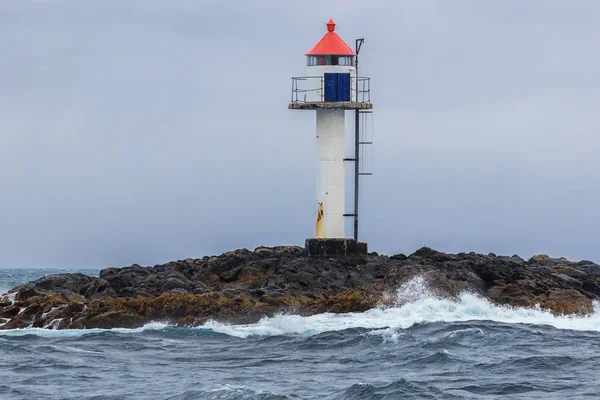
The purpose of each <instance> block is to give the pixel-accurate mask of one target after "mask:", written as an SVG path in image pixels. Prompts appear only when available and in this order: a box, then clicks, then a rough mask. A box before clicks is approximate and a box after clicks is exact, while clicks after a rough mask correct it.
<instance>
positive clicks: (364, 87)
mask: <svg viewBox="0 0 600 400" xmlns="http://www.w3.org/2000/svg"><path fill="white" fill-rule="evenodd" d="M335 26H336V24H335V22H333V20H329V22H328V23H327V33H325V35H324V36H323V37H322V38H321V40H319V42H317V44H316V45H314V46H313V47H312V48H311V49H310V50H309V51H308V52H307V53H306V58H307V74H306V76H305V77H296V78H292V101H291V103H290V105H289V108H290V109H292V110H315V111H316V114H317V117H316V122H317V124H316V125H317V126H316V139H317V196H316V204H315V208H316V210H315V211H316V238H317V239H339V238H345V231H344V228H345V224H344V220H345V218H346V217H350V216H353V217H354V233H355V234H354V236H355V237H354V239H357V235H358V233H357V232H358V175H359V171H358V158H359V141H358V137H359V132H358V120H359V112H360V110H370V109H371V108H372V104H371V101H370V81H369V78H363V77H359V76H358V75H357V67H358V61H357V57H358V54H357V53H358V52H359V51H360V45H361V44H362V42H363V40H362V39H359V40H357V41H356V44H357V45H356V50H353V49H352V48H350V46H348V45H347V44H346V43H345V42H344V41H343V40H342V38H340V36H339V35H338V34H337V33H336V32H335ZM347 110H352V111H354V112H355V113H356V118H355V122H356V126H355V128H356V129H355V131H356V138H355V139H356V140H355V158H344V128H345V119H346V118H345V113H346V111H347ZM348 161H351V162H354V166H355V207H354V213H346V211H345V193H346V188H345V182H346V171H345V170H346V169H345V163H346V162H348Z"/></svg>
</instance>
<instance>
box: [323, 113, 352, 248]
mask: <svg viewBox="0 0 600 400" xmlns="http://www.w3.org/2000/svg"><path fill="white" fill-rule="evenodd" d="M344 122H345V114H344V110H327V109H326V110H317V232H316V237H317V238H343V237H345V235H344V209H345V201H344V194H345V188H344V186H345V181H346V173H345V165H344Z"/></svg>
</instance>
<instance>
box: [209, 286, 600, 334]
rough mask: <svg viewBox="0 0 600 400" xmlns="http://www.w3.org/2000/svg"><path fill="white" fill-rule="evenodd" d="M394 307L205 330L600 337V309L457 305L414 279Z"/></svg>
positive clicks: (463, 300) (465, 300) (468, 300)
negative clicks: (468, 326) (514, 329)
mask: <svg viewBox="0 0 600 400" xmlns="http://www.w3.org/2000/svg"><path fill="white" fill-rule="evenodd" d="M396 303H397V305H396V306H395V307H390V308H375V309H371V310H368V311H366V312H364V313H347V314H318V315H313V316H309V317H300V316H296V315H277V316H275V317H272V318H263V319H261V320H260V321H259V322H257V323H255V324H248V325H228V324H221V323H218V322H213V321H209V322H207V323H206V324H204V325H203V326H201V328H204V329H210V330H212V331H214V332H219V333H224V334H227V335H230V336H235V337H240V338H246V337H249V336H273V335H285V334H299V335H306V336H309V335H315V334H319V333H323V332H329V331H340V330H344V329H349V328H364V329H382V328H389V330H397V329H398V328H400V329H406V328H409V327H411V326H413V325H415V324H419V323H422V322H465V321H495V322H502V323H508V324H537V325H549V326H553V327H555V328H558V329H570V330H580V331H597V332H600V304H594V306H595V310H596V311H595V312H594V313H593V314H591V315H589V316H584V317H581V316H556V315H554V314H552V313H551V312H548V311H544V310H541V309H539V308H513V307H506V306H498V305H494V304H492V303H490V302H488V301H487V300H485V299H483V298H481V297H479V296H477V295H474V294H470V293H463V294H462V295H461V296H460V297H459V298H458V299H456V300H449V299H443V298H438V297H436V296H434V295H433V294H432V293H430V292H429V291H428V290H427V287H426V285H425V284H424V282H423V280H422V279H420V278H416V279H414V280H412V281H411V282H409V283H408V284H406V285H404V286H403V287H401V288H400V289H399V290H398V292H397V293H396Z"/></svg>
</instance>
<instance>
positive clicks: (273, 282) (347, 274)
mask: <svg viewBox="0 0 600 400" xmlns="http://www.w3.org/2000/svg"><path fill="white" fill-rule="evenodd" d="M415 277H420V278H421V279H422V280H423V281H424V282H425V283H426V284H427V286H428V288H429V290H430V291H431V292H432V293H434V295H436V296H442V297H449V298H453V297H456V296H458V295H460V294H461V293H462V292H465V291H468V292H472V293H477V294H479V295H480V296H482V297H484V298H487V299H488V300H489V301H491V302H493V303H496V304H504V305H510V306H519V307H534V306H539V307H542V308H545V309H548V310H551V311H552V312H554V313H557V314H573V313H574V314H589V313H591V312H593V301H594V300H597V299H599V298H600V265H597V264H595V263H593V262H591V261H580V262H572V261H568V260H566V259H564V258H559V259H556V258H550V257H548V256H545V255H537V256H534V257H532V258H531V259H529V260H527V261H525V260H523V259H522V258H520V257H518V256H510V257H508V256H496V255H494V254H488V255H481V254H475V253H469V254H466V253H460V254H444V253H441V252H438V251H435V250H432V249H429V248H422V249H419V250H418V251H416V252H415V253H413V254H411V255H409V256H405V255H402V254H397V255H393V256H390V257H388V256H383V255H378V254H376V253H371V254H369V255H366V256H358V255H352V256H340V257H335V258H325V257H308V256H307V255H306V252H305V250H304V249H303V248H301V247H274V248H264V247H261V248H257V249H256V250H254V251H249V250H246V249H242V250H236V251H231V252H227V253H225V254H222V255H220V256H214V257H204V258H200V259H191V258H190V259H186V260H181V261H174V262H170V263H167V264H163V265H156V266H154V267H145V268H144V267H141V266H139V265H132V266H130V267H125V268H108V269H105V270H102V271H101V272H100V275H99V277H90V276H86V275H83V274H59V275H53V276H47V277H43V278H40V279H38V280H35V281H32V282H29V283H27V284H25V285H22V286H19V287H16V288H14V289H12V290H11V291H9V293H7V294H5V295H0V325H1V326H0V329H14V328H25V327H46V328H54V329H67V328H69V329H80V328H113V327H125V328H134V327H139V326H142V325H144V324H145V323H148V322H150V321H166V322H170V323H173V324H178V325H186V326H194V325H200V324H202V323H204V322H206V321H207V320H209V319H213V320H219V321H226V322H231V323H249V322H255V321H257V320H259V319H260V318H261V317H263V316H271V315H274V314H275V313H296V314H300V315H310V314H316V313H322V312H335V313H341V312H350V311H354V312H361V311H365V310H367V309H370V308H373V307H387V306H394V305H397V304H398V302H402V299H401V298H397V296H395V295H394V294H395V293H396V291H397V289H398V288H400V287H402V285H404V284H406V283H407V282H409V281H410V280H412V279H413V278H415Z"/></svg>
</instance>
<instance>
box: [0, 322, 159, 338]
mask: <svg viewBox="0 0 600 400" xmlns="http://www.w3.org/2000/svg"><path fill="white" fill-rule="evenodd" d="M59 322H60V321H59ZM168 326H169V325H168V324H165V323H162V322H150V323H148V324H146V325H144V326H142V327H141V328H135V329H126V328H113V329H62V330H55V329H52V328H50V329H49V328H23V329H10V330H6V331H2V330H0V336H25V335H36V336H41V337H47V338H54V337H78V336H83V335H89V334H92V333H102V332H116V333H140V332H144V331H159V330H162V329H165V328H167V327H168Z"/></svg>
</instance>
